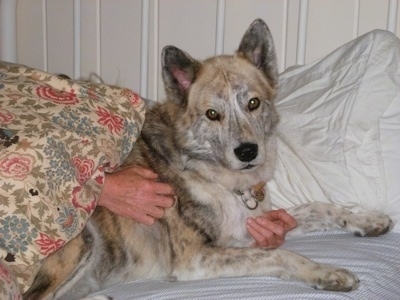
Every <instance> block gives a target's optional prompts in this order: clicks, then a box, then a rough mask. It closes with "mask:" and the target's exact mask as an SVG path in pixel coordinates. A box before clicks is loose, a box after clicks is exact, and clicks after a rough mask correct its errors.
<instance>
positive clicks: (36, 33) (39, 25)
mask: <svg viewBox="0 0 400 300" xmlns="http://www.w3.org/2000/svg"><path fill="white" fill-rule="evenodd" d="M45 11H46V2H45V1H43V0H30V1H18V2H17V61H18V62H19V63H20V64H26V65H29V66H32V67H34V68H38V69H42V70H43V69H46V68H47V49H46V39H47V35H46V32H45V31H43V27H44V26H43V25H44V15H43V14H44V13H45Z"/></svg>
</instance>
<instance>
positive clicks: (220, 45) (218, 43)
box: [215, 0, 226, 55]
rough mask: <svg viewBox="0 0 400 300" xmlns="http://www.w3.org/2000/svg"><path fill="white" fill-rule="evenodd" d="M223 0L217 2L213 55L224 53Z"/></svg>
mask: <svg viewBox="0 0 400 300" xmlns="http://www.w3.org/2000/svg"><path fill="white" fill-rule="evenodd" d="M225 5H226V4H225V0H217V27H216V29H215V31H216V37H215V55H221V54H223V53H224V32H225Z"/></svg>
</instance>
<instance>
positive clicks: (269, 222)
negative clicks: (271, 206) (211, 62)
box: [255, 211, 285, 238]
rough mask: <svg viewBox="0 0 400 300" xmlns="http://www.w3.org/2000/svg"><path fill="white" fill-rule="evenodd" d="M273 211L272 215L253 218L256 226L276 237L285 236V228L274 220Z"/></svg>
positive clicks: (278, 221) (277, 220)
mask: <svg viewBox="0 0 400 300" xmlns="http://www.w3.org/2000/svg"><path fill="white" fill-rule="evenodd" d="M275 215H276V213H275V211H273V212H272V213H270V212H268V213H267V214H265V215H263V216H259V217H257V218H255V222H256V224H258V225H259V226H260V227H261V228H262V229H263V230H265V231H270V232H272V233H273V234H275V235H277V236H278V237H283V238H284V236H285V228H284V227H283V225H282V222H281V221H280V220H279V219H276V218H275Z"/></svg>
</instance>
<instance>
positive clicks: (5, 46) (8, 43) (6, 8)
mask: <svg viewBox="0 0 400 300" xmlns="http://www.w3.org/2000/svg"><path fill="white" fill-rule="evenodd" d="M16 13H17V1H16V0H2V1H0V59H2V60H6V61H10V62H17V20H16V18H15V16H16Z"/></svg>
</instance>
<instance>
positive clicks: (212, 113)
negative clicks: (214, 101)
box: [206, 109, 220, 121]
mask: <svg viewBox="0 0 400 300" xmlns="http://www.w3.org/2000/svg"><path fill="white" fill-rule="evenodd" d="M206 116H207V118H209V119H210V120H211V121H219V120H220V116H219V113H218V112H217V111H216V110H215V109H209V110H207V111H206Z"/></svg>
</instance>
